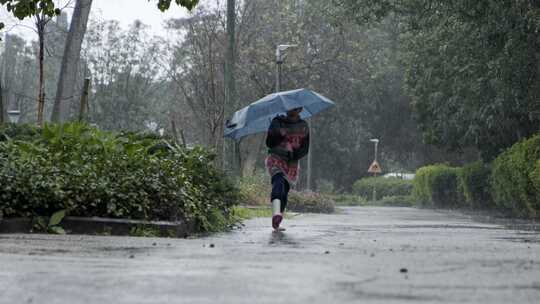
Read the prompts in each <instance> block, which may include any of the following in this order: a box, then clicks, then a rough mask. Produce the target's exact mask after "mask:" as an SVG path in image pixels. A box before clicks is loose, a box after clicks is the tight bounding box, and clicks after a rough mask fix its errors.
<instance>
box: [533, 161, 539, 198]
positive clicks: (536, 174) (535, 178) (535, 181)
mask: <svg viewBox="0 0 540 304" xmlns="http://www.w3.org/2000/svg"><path fill="white" fill-rule="evenodd" d="M531 180H532V183H533V186H534V190H535V192H536V202H540V159H539V160H537V161H536V166H535V168H534V171H533V172H531Z"/></svg>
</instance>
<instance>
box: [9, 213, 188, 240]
mask: <svg viewBox="0 0 540 304" xmlns="http://www.w3.org/2000/svg"><path fill="white" fill-rule="evenodd" d="M34 223H35V220H32V219H30V218H13V219H0V233H31V232H33V227H34ZM60 226H61V227H62V228H64V230H66V232H67V233H68V234H91V235H92V234H93V235H95V234H98V235H130V234H131V232H132V231H133V229H151V230H152V231H154V232H156V233H157V234H158V235H159V236H162V237H187V236H189V235H192V234H194V233H195V225H194V224H193V223H186V222H151V221H141V220H130V219H111V218H100V217H72V216H68V217H65V218H64V219H62V222H61V223H60Z"/></svg>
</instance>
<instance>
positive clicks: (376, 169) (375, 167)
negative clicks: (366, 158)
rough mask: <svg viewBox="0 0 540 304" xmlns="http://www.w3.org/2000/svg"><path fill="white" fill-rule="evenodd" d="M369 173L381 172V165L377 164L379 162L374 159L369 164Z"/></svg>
mask: <svg viewBox="0 0 540 304" xmlns="http://www.w3.org/2000/svg"><path fill="white" fill-rule="evenodd" d="M367 172H369V173H381V172H382V169H381V165H379V163H378V162H377V161H374V162H373V163H372V164H371V166H369V169H368V171H367Z"/></svg>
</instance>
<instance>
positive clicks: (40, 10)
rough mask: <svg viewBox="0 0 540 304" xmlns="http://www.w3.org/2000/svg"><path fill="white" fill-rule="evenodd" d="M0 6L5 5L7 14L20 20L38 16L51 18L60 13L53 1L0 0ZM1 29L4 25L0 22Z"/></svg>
mask: <svg viewBox="0 0 540 304" xmlns="http://www.w3.org/2000/svg"><path fill="white" fill-rule="evenodd" d="M0 4H2V5H5V6H6V8H7V10H8V12H12V13H13V16H15V17H16V18H18V19H20V20H22V19H24V18H26V17H30V16H38V15H41V16H47V17H49V18H52V17H53V16H55V15H60V13H61V11H60V9H59V8H56V7H55V4H54V1H53V0H0ZM3 27H4V24H3V23H2V22H0V29H2V28H3Z"/></svg>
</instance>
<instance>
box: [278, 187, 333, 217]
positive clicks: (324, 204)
mask: <svg viewBox="0 0 540 304" xmlns="http://www.w3.org/2000/svg"><path fill="white" fill-rule="evenodd" d="M287 209H288V210H290V211H294V212H309V213H332V212H334V209H335V203H334V201H333V200H332V199H331V198H329V197H328V196H325V195H322V194H319V193H316V192H298V191H291V192H290V193H289V200H288V203H287Z"/></svg>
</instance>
